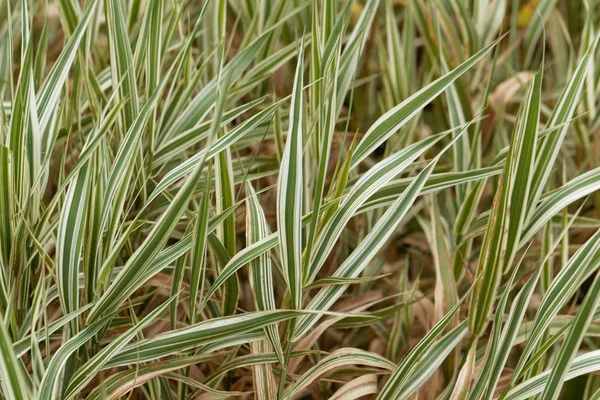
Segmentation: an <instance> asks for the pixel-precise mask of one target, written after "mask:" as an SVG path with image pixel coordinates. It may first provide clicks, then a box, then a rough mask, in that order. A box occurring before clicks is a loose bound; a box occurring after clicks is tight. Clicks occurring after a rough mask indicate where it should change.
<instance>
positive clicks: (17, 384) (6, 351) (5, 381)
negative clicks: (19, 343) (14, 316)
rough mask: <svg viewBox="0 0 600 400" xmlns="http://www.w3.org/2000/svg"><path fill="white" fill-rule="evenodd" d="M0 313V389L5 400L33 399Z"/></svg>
mask: <svg viewBox="0 0 600 400" xmlns="http://www.w3.org/2000/svg"><path fill="white" fill-rule="evenodd" d="M4 321H5V318H4V316H3V315H2V314H1V313H0V387H1V388H2V394H3V395H4V396H6V398H7V399H15V400H29V399H33V396H32V393H31V384H30V382H29V380H28V379H27V375H26V374H25V369H24V368H23V365H22V364H21V361H20V360H19V359H18V358H17V356H16V355H15V351H14V349H13V344H12V342H11V340H10V333H9V332H8V330H7V329H6V328H7V327H6V325H5V323H4Z"/></svg>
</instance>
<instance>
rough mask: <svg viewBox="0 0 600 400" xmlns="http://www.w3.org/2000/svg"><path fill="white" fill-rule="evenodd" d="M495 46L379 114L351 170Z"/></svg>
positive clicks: (358, 149)
mask: <svg viewBox="0 0 600 400" xmlns="http://www.w3.org/2000/svg"><path fill="white" fill-rule="evenodd" d="M497 43H498V41H495V42H493V43H492V44H490V45H489V46H487V47H485V48H484V49H482V50H480V51H478V52H477V53H476V54H474V55H473V56H472V57H471V58H469V59H468V60H467V61H465V62H464V63H462V64H461V65H459V66H458V67H456V68H455V69H453V70H452V71H450V72H449V73H448V74H446V75H444V76H442V77H441V78H439V79H437V80H436V81H434V82H432V83H430V84H429V85H427V86H425V87H424V88H423V89H421V90H419V91H418V92H416V93H415V94H413V95H412V96H410V97H409V98H408V99H406V100H404V101H403V102H402V103H400V104H398V105H397V106H395V107H394V108H392V109H391V110H389V111H388V112H386V113H385V114H383V115H382V116H381V117H380V118H379V119H378V120H377V121H375V123H374V124H373V125H371V127H370V128H369V130H368V131H367V133H365V136H364V137H363V138H362V140H361V141H360V143H359V144H358V146H357V147H356V150H355V152H354V154H353V156H352V168H355V167H356V166H357V165H358V164H360V162H361V161H362V160H364V159H365V158H367V157H368V156H369V155H370V154H371V153H372V152H373V151H374V150H375V149H376V148H377V147H379V145H380V144H382V143H383V142H385V141H386V140H387V139H388V138H389V137H390V136H392V135H393V134H394V133H395V132H397V131H398V130H399V129H400V128H401V127H402V126H404V125H405V124H406V123H407V122H408V121H409V120H410V119H411V118H412V117H413V116H414V115H415V114H417V113H418V112H419V111H421V110H422V109H423V108H425V106H426V105H427V104H429V103H430V102H431V101H433V99H435V98H436V97H437V96H438V95H439V94H440V93H442V92H443V91H444V90H446V88H448V86H449V85H450V84H451V83H452V82H454V81H455V80H456V79H457V78H458V77H460V76H461V75H463V74H464V73H465V72H466V71H467V70H469V69H470V68H471V67H472V66H473V65H475V64H476V63H477V62H478V61H480V60H481V59H482V58H483V57H484V56H485V55H486V54H487V53H488V52H489V51H490V50H491V49H492V48H493V47H494V46H495V45H496V44H497Z"/></svg>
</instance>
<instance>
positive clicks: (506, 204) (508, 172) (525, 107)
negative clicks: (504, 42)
mask: <svg viewBox="0 0 600 400" xmlns="http://www.w3.org/2000/svg"><path fill="white" fill-rule="evenodd" d="M541 79H542V78H541V71H540V72H538V73H537V74H536V76H535V77H534V79H533V80H532V82H531V84H530V86H529V89H528V91H527V94H526V96H525V98H524V100H523V103H522V104H521V107H520V109H519V116H518V119H517V123H516V125H515V129H514V134H513V141H512V144H511V146H510V150H509V154H508V156H507V158H506V161H505V164H504V170H503V173H502V178H501V180H500V183H499V191H498V192H497V194H496V196H495V197H494V205H493V209H492V211H491V214H490V215H491V218H489V222H488V226H487V230H486V235H485V238H484V244H483V247H482V250H481V255H480V258H479V269H478V276H479V279H478V281H477V282H476V283H475V292H474V294H473V296H472V297H471V304H470V308H469V328H470V329H471V332H473V334H475V335H479V334H480V333H481V332H482V330H483V329H484V327H485V326H486V325H487V322H488V321H487V320H488V316H489V315H490V313H491V311H492V306H493V301H494V299H495V297H496V292H497V290H498V283H499V281H500V278H501V276H502V271H503V270H504V269H505V266H506V267H507V266H510V264H511V263H512V259H513V258H514V255H515V253H516V249H517V245H518V244H519V239H520V234H521V226H522V223H523V218H524V213H525V211H526V207H527V195H528V186H529V184H530V179H531V172H532V165H533V154H534V149H535V140H536V130H537V122H538V119H539V107H540V90H541Z"/></svg>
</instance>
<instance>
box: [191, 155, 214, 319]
mask: <svg viewBox="0 0 600 400" xmlns="http://www.w3.org/2000/svg"><path fill="white" fill-rule="evenodd" d="M211 171H212V169H211V168H210V166H209V168H208V172H207V173H206V178H205V180H204V192H203V193H202V199H201V200H200V206H199V207H198V212H197V213H196V226H195V229H194V243H193V244H192V265H191V269H192V272H191V277H190V314H191V318H190V320H191V322H192V323H195V322H196V313H197V307H198V293H200V295H201V296H203V295H204V280H205V279H206V237H207V236H208V220H209V215H208V212H209V206H210V188H211V185H210V182H211Z"/></svg>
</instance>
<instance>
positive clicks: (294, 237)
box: [277, 45, 304, 309]
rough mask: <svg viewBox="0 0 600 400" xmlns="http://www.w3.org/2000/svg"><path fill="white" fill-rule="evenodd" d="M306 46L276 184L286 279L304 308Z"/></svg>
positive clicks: (300, 57) (296, 305) (295, 301)
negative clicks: (303, 125) (304, 99)
mask: <svg viewBox="0 0 600 400" xmlns="http://www.w3.org/2000/svg"><path fill="white" fill-rule="evenodd" d="M303 72H304V45H302V46H301V47H300V54H298V64H297V66H296V74H295V77H294V88H293V93H292V103H291V110H290V127H289V131H288V137H287V142H286V145H285V149H284V152H283V158H282V160H281V168H280V172H279V180H278V182H277V226H278V232H279V246H280V250H281V258H282V264H283V269H284V276H285V278H286V283H287V286H288V290H289V292H290V299H291V305H292V307H293V308H295V309H298V308H300V307H301V306H302V199H303V195H302V191H303V187H304V183H303V182H302V168H303V167H302V124H303V118H302V111H303V107H304V104H303V94H302V90H303V78H302V74H303Z"/></svg>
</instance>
